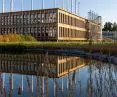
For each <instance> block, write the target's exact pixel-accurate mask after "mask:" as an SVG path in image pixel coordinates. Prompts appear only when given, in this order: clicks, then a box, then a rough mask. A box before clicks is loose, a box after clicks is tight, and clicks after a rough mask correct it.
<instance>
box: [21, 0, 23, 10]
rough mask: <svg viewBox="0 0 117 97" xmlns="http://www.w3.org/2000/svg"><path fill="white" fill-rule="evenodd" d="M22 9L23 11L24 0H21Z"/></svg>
mask: <svg viewBox="0 0 117 97" xmlns="http://www.w3.org/2000/svg"><path fill="white" fill-rule="evenodd" d="M21 11H23V0H21Z"/></svg>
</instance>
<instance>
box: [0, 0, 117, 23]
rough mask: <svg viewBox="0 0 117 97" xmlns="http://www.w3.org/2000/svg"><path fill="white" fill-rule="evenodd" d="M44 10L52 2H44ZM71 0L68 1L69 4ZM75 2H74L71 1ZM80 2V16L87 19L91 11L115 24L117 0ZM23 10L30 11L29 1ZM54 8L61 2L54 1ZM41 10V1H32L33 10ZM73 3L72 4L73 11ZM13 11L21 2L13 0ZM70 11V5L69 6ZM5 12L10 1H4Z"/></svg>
mask: <svg viewBox="0 0 117 97" xmlns="http://www.w3.org/2000/svg"><path fill="white" fill-rule="evenodd" d="M44 1H45V4H44V7H45V8H53V7H54V0H44ZM70 1H71V0H69V2H70ZM73 1H75V0H73ZM78 1H80V16H83V17H87V12H88V11H89V10H92V11H94V12H96V13H98V14H99V15H101V16H102V17H103V23H104V22H106V21H110V22H114V21H115V22H117V0H78ZM23 2H24V10H29V9H31V0H23ZM67 2H68V0H64V8H65V9H67ZM56 7H59V8H61V7H62V0H56ZM40 8H42V0H34V9H40ZM74 8H75V2H74V4H73V10H74ZM14 10H15V11H17V10H21V0H14ZM69 10H70V5H69ZM5 11H10V0H5ZM0 12H2V0H0Z"/></svg>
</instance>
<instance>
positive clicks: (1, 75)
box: [0, 53, 117, 97]
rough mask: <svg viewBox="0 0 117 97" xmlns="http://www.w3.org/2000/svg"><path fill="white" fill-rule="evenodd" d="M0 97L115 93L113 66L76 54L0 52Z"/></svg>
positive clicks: (111, 95)
mask: <svg viewBox="0 0 117 97" xmlns="http://www.w3.org/2000/svg"><path fill="white" fill-rule="evenodd" d="M0 97H117V67H116V66H115V65H113V64H109V63H103V62H101V61H95V60H91V59H83V58H80V57H78V56H65V55H64V56H62V55H61V56H60V55H49V54H48V53H46V54H42V53H41V54H0Z"/></svg>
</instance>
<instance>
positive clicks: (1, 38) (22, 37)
mask: <svg viewBox="0 0 117 97" xmlns="http://www.w3.org/2000/svg"><path fill="white" fill-rule="evenodd" d="M23 41H36V39H35V38H34V37H32V36H31V35H30V34H7V35H0V42H23Z"/></svg>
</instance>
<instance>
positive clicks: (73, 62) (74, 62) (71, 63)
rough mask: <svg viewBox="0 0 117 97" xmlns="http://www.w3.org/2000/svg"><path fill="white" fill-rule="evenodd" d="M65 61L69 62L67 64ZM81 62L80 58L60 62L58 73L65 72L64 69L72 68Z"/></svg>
mask: <svg viewBox="0 0 117 97" xmlns="http://www.w3.org/2000/svg"><path fill="white" fill-rule="evenodd" d="M67 63H69V64H67ZM82 64H83V60H81V59H78V60H76V59H72V60H69V61H67V62H64V63H60V64H59V71H58V73H59V74H60V73H63V72H66V71H68V70H70V69H73V68H75V67H77V66H79V65H82Z"/></svg>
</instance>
